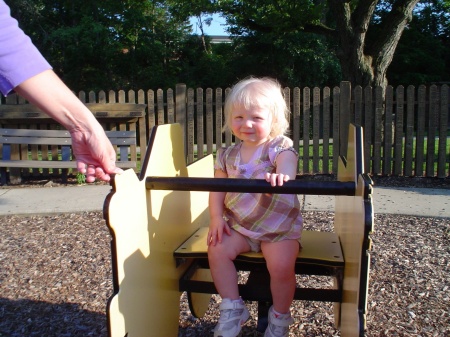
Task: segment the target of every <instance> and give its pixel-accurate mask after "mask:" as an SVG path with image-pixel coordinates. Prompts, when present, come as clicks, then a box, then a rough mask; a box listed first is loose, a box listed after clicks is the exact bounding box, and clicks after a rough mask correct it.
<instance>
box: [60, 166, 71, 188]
mask: <svg viewBox="0 0 450 337" xmlns="http://www.w3.org/2000/svg"><path fill="white" fill-rule="evenodd" d="M68 171H69V169H62V170H61V181H62V183H63V184H64V185H67V172H68Z"/></svg>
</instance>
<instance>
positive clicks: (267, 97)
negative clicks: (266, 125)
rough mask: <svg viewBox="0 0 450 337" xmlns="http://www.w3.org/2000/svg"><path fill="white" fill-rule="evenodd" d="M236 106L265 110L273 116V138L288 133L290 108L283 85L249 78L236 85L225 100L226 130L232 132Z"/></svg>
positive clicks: (264, 78) (266, 78)
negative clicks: (232, 115)
mask: <svg viewBox="0 0 450 337" xmlns="http://www.w3.org/2000/svg"><path fill="white" fill-rule="evenodd" d="M236 106H243V107H244V108H245V109H246V110H248V109H251V108H252V107H259V108H264V109H267V110H268V111H269V113H270V114H271V115H272V129H271V132H270V135H271V136H272V137H276V136H280V135H283V134H285V133H287V131H288V129H289V114H290V111H289V108H288V107H287V105H286V102H285V100H284V97H283V93H282V89H281V85H280V84H279V83H278V82H277V81H276V80H274V79H272V78H268V77H263V78H255V77H249V78H247V79H245V80H242V81H240V82H238V83H237V84H235V85H234V86H233V88H232V89H231V91H230V93H229V94H228V95H227V97H226V99H225V109H224V112H225V125H224V130H223V131H225V130H231V114H232V112H233V109H234V108H235V107H236Z"/></svg>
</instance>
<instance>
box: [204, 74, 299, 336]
mask: <svg viewBox="0 0 450 337" xmlns="http://www.w3.org/2000/svg"><path fill="white" fill-rule="evenodd" d="M225 116H226V122H225V129H230V130H231V131H232V133H233V134H234V135H235V136H236V137H237V138H239V139H240V140H241V142H239V143H238V144H236V145H232V146H230V147H228V148H222V149H219V150H218V152H217V159H216V162H215V165H214V169H215V173H214V176H215V177H218V178H226V177H229V178H247V179H265V180H266V181H267V182H269V183H270V184H271V185H272V186H277V185H278V186H282V185H283V183H284V182H285V181H288V180H289V179H291V178H292V179H295V176H296V173H297V161H298V153H297V151H295V149H294V148H293V147H292V140H291V139H289V138H287V137H285V136H284V133H285V132H286V131H287V129H288V127H289V119H288V116H289V110H288V108H287V106H286V103H285V101H284V99H283V95H282V91H281V87H280V85H279V84H278V83H277V82H276V81H275V80H272V79H269V78H261V79H259V78H249V79H246V80H243V81H241V82H239V83H238V84H236V85H235V86H234V87H233V89H232V90H231V92H230V93H229V95H228V96H227V99H226V101H225ZM209 210H210V225H209V232H208V260H209V265H210V269H211V274H212V277H213V280H214V284H215V286H216V289H217V291H218V292H219V294H220V296H221V297H222V303H221V304H220V318H219V322H218V324H217V326H216V327H215V329H214V337H235V336H237V335H238V334H239V332H240V330H241V326H242V325H243V324H244V323H245V321H246V320H247V319H248V318H249V316H250V314H249V312H248V310H247V308H246V306H245V304H244V302H243V301H242V299H241V298H240V297H239V290H238V280H237V272H236V268H235V266H234V263H233V261H234V259H235V258H236V257H237V256H238V255H239V254H241V253H244V252H248V251H262V254H263V255H264V258H265V260H266V264H267V269H268V270H269V273H270V279H271V282H270V290H271V293H272V299H273V306H272V307H271V308H270V310H269V325H268V327H267V329H266V331H265V334H264V336H265V337H273V336H288V332H289V325H290V324H292V323H293V319H292V318H291V315H290V305H291V303H292V300H293V298H294V292H295V286H296V283H295V269H294V268H295V260H296V258H297V254H298V252H299V241H298V240H299V239H300V236H301V231H302V217H301V214H300V205H299V201H298V198H297V196H296V195H287V194H270V195H269V194H261V193H225V192H211V193H210V197H209Z"/></svg>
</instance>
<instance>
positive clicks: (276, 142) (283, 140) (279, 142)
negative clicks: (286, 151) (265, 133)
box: [269, 135, 294, 147]
mask: <svg viewBox="0 0 450 337" xmlns="http://www.w3.org/2000/svg"><path fill="white" fill-rule="evenodd" d="M269 145H270V147H280V146H281V147H291V146H293V145H294V142H293V141H292V139H290V138H289V137H287V136H285V135H279V136H276V137H275V138H273V139H272V140H271V141H270V142H269Z"/></svg>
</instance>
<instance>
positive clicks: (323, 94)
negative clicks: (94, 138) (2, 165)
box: [0, 82, 450, 178]
mask: <svg viewBox="0 0 450 337" xmlns="http://www.w3.org/2000/svg"><path fill="white" fill-rule="evenodd" d="M228 90H229V89H221V88H217V89H211V88H208V89H202V88H197V89H193V88H187V87H186V86H185V85H184V84H179V85H177V86H176V87H175V89H169V90H166V91H163V90H161V89H159V90H156V91H153V90H148V91H144V90H139V91H137V92H135V91H129V92H127V93H125V92H124V91H119V92H117V93H116V92H114V91H110V92H108V94H106V93H105V92H103V91H101V92H99V93H98V94H96V93H93V92H90V93H89V94H88V95H86V94H85V93H84V92H80V94H79V97H80V99H81V100H82V101H83V102H86V103H105V104H106V103H115V102H121V103H137V104H145V105H146V107H147V111H146V114H145V118H139V119H138V120H135V121H132V122H131V123H130V122H128V123H125V124H114V128H118V129H133V130H139V135H138V137H139V138H140V140H141V141H140V143H139V145H140V148H139V149H138V151H139V150H140V152H141V153H144V152H145V149H146V140H147V139H148V135H149V130H150V128H151V127H153V126H154V125H161V124H166V123H173V122H177V123H180V124H181V125H182V126H183V128H184V130H185V137H186V155H187V161H188V163H190V162H193V161H195V160H196V159H198V158H201V157H203V156H204V155H206V154H209V153H214V151H215V149H216V148H218V147H221V146H226V145H230V144H232V143H233V142H234V141H235V139H234V137H233V136H232V135H231V134H230V133H225V134H223V133H222V132H221V129H222V125H223V118H224V116H223V104H224V101H225V97H226V95H227V92H228ZM284 94H285V99H286V102H287V103H288V104H289V106H290V108H291V112H292V114H291V135H290V136H291V138H292V139H293V140H294V146H295V147H296V148H298V149H299V152H300V160H299V173H305V174H314V173H325V174H330V173H334V172H336V170H337V158H338V156H339V153H345V151H346V149H345V146H346V139H347V127H344V126H346V125H348V123H349V122H353V123H356V124H359V125H362V126H363V127H364V155H365V163H364V164H365V171H366V172H368V173H371V174H374V175H379V174H382V175H404V176H427V177H439V178H444V177H448V176H449V175H450V169H449V163H450V133H449V111H450V110H449V104H450V103H449V86H448V85H442V86H436V85H431V86H429V87H426V86H419V87H418V88H415V87H413V86H408V87H407V88H405V87H403V86H399V87H397V88H395V89H394V88H393V87H390V86H388V87H387V88H386V90H385V91H384V92H383V90H382V89H381V88H378V87H377V88H371V87H366V88H362V87H360V86H357V87H355V88H351V86H350V83H348V82H342V83H341V84H340V86H339V87H334V88H329V87H325V88H322V89H320V88H312V89H311V88H307V87H305V88H297V87H296V88H293V89H290V88H285V89H284ZM12 100H13V99H11V98H10V99H9V103H8V104H12ZM5 103H6V101H3V104H5ZM17 103H18V104H19V103H23V102H20V101H17ZM97 117H99V116H97ZM108 120H109V119H108V116H102V121H103V124H104V125H105V126H106V125H107V122H108ZM3 123H4V121H3V120H2V118H1V116H0V126H2V125H3ZM144 125H145V127H144ZM109 129H111V125H109ZM341 140H342V141H341Z"/></svg>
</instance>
